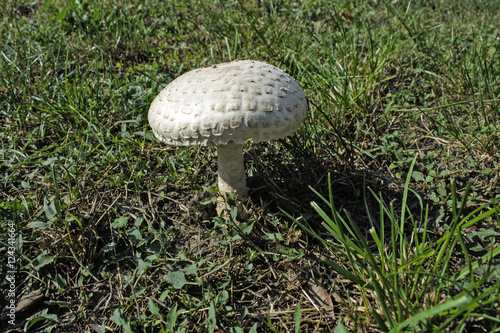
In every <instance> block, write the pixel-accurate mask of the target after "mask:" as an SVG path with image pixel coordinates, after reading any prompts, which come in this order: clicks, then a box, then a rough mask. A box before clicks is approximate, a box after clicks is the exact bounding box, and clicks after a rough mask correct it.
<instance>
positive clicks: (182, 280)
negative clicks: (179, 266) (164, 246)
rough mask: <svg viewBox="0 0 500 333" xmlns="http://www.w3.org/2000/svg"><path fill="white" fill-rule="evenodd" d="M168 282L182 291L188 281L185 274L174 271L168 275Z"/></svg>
mask: <svg viewBox="0 0 500 333" xmlns="http://www.w3.org/2000/svg"><path fill="white" fill-rule="evenodd" d="M167 282H168V283H170V284H171V285H172V286H173V287H174V288H175V289H181V288H182V287H184V285H185V284H186V282H187V281H186V277H185V276H184V273H183V272H181V271H173V272H170V274H168V276H167Z"/></svg>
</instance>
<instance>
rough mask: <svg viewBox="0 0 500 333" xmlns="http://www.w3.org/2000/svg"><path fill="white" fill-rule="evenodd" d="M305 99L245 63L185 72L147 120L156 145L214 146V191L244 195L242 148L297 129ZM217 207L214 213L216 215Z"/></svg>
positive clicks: (260, 66)
mask: <svg viewBox="0 0 500 333" xmlns="http://www.w3.org/2000/svg"><path fill="white" fill-rule="evenodd" d="M307 109H308V106H307V100H306V96H305V95H304V92H303V91H302V89H301V88H300V86H299V85H298V83H297V82H295V80H294V79H293V78H292V77H291V76H289V75H288V74H286V73H285V72H283V71H282V70H280V69H278V68H276V67H274V66H271V65H269V64H266V63H263V62H258V61H252V60H244V61H235V62H229V63H223V64H218V65H213V66H211V67H207V68H201V69H196V70H193V71H190V72H188V73H185V74H183V75H181V76H180V77H178V78H177V79H175V80H173V81H172V82H171V83H170V84H169V85H168V86H166V87H165V88H164V89H163V90H162V91H161V92H160V93H159V94H158V96H156V98H155V99H154V101H153V103H151V107H150V108H149V115H148V120H149V123H150V125H151V127H152V129H153V133H154V134H155V136H156V137H157V138H158V140H160V141H162V142H164V143H166V144H169V145H175V146H191V145H203V146H206V145H215V146H216V147H217V153H218V163H219V171H218V175H219V191H220V193H221V194H222V195H223V196H225V195H226V194H227V193H232V195H233V197H234V198H235V199H237V200H243V199H245V198H246V197H247V196H248V188H247V186H246V177H245V167H244V162H243V145H244V143H245V141H246V140H247V139H249V138H253V140H254V142H261V141H270V140H273V139H279V138H283V137H285V136H287V135H289V134H291V133H293V132H295V130H296V129H297V128H298V127H299V126H300V124H301V123H302V121H303V120H304V118H305V115H306V112H307ZM221 209H222V208H221V207H220V205H219V206H218V208H217V211H218V212H219V213H220V211H221Z"/></svg>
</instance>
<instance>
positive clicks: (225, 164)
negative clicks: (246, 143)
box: [217, 142, 248, 214]
mask: <svg viewBox="0 0 500 333" xmlns="http://www.w3.org/2000/svg"><path fill="white" fill-rule="evenodd" d="M217 154H218V163H219V171H218V175H219V192H220V194H221V195H222V198H221V199H220V200H219V201H218V202H217V213H218V214H220V213H221V212H222V210H223V209H224V208H225V206H226V205H225V198H226V196H227V194H228V193H231V194H232V196H233V199H235V200H236V201H242V200H245V199H246V198H247V197H248V188H247V181H246V175H245V163H244V161H243V145H242V144H236V143H234V142H230V143H228V144H226V145H219V146H217Z"/></svg>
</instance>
